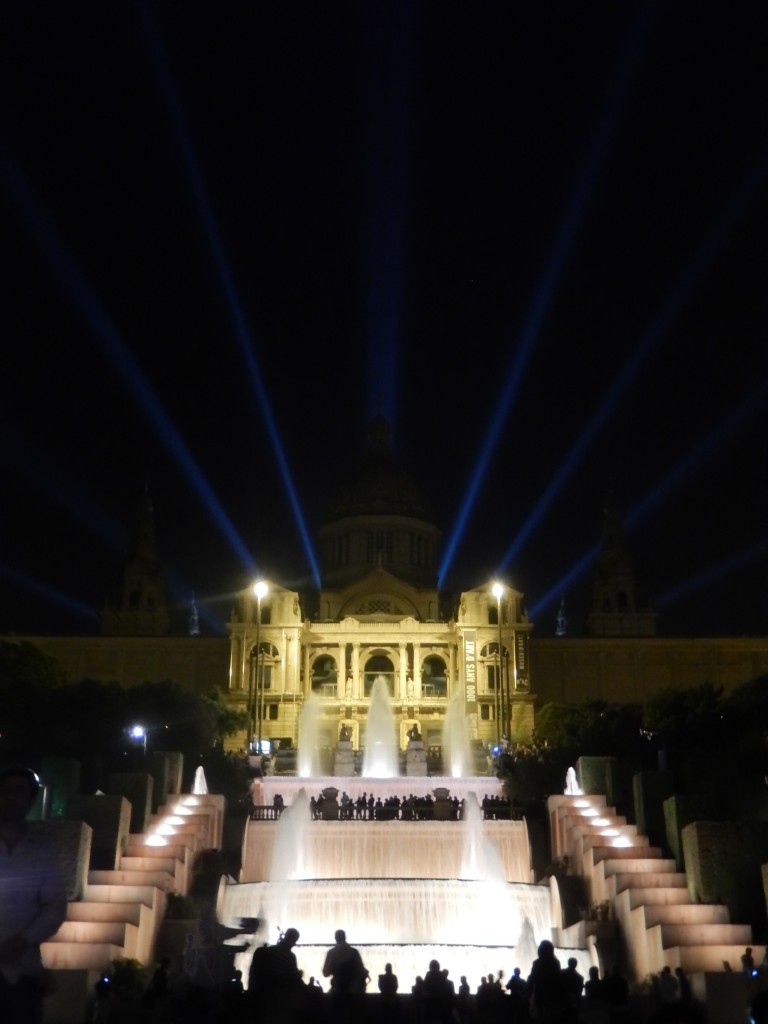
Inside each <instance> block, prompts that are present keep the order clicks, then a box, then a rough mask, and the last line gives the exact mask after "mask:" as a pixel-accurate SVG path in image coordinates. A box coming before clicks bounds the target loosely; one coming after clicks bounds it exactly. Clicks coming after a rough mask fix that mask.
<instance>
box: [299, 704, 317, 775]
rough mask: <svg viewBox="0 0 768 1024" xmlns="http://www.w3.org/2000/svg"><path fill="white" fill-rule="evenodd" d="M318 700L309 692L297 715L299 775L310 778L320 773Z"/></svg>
mask: <svg viewBox="0 0 768 1024" xmlns="http://www.w3.org/2000/svg"><path fill="white" fill-rule="evenodd" d="M320 718H321V707H320V700H319V698H318V697H316V696H315V694H314V693H313V694H311V695H310V697H309V698H308V699H307V701H306V702H305V704H304V707H303V708H302V711H301V716H300V717H299V764H298V770H299V777H300V778H302V779H311V778H313V777H316V776H318V775H319V774H320Z"/></svg>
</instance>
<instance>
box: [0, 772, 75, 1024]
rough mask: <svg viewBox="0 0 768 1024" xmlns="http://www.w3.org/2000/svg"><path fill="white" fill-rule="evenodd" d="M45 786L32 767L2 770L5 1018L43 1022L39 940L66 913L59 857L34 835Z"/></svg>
mask: <svg viewBox="0 0 768 1024" xmlns="http://www.w3.org/2000/svg"><path fill="white" fill-rule="evenodd" d="M39 789H40V780H39V779H38V777H37V775H36V774H35V773H34V772H33V771H32V770H31V769H30V768H21V767H15V768H5V769H4V770H3V771H2V772H0V1021H2V1022H3V1024H39V1022H40V1021H41V1020H42V1014H43V992H42V975H43V968H42V963H41V960H40V943H41V942H44V941H45V940H46V939H48V938H50V937H51V936H52V935H54V934H55V933H56V932H57V931H58V930H59V926H60V925H61V923H62V922H63V921H64V918H65V917H66V914H67V897H66V889H65V884H64V878H63V875H62V872H61V869H60V867H59V862H58V856H57V853H56V850H55V848H54V847H53V845H52V844H51V843H49V842H48V841H47V840H45V839H43V838H42V837H39V836H35V835H30V832H29V829H28V827H27V815H28V814H29V812H30V811H31V810H32V806H33V804H34V802H35V798H36V797H37V794H38V790H39Z"/></svg>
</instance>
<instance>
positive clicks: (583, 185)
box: [438, 15, 645, 586]
mask: <svg viewBox="0 0 768 1024" xmlns="http://www.w3.org/2000/svg"><path fill="white" fill-rule="evenodd" d="M642 16H643V17H644V15H642ZM639 20H640V16H639V17H638V19H636V22H633V24H632V31H630V32H629V33H628V34H627V36H626V38H625V41H624V45H623V47H622V50H621V59H620V60H619V62H618V70H617V74H616V81H615V82H614V83H613V85H612V86H611V88H610V89H609V92H608V95H609V101H608V105H607V108H606V111H605V114H604V115H603V118H602V120H601V122H600V127H599V129H598V131H597V133H596V135H595V137H594V139H593V141H592V145H591V146H590V148H589V151H588V153H587V158H586V160H585V163H584V165H583V167H582V170H581V174H580V175H579V178H578V181H577V183H576V187H575V189H574V191H573V193H572V195H571V199H570V202H569V204H568V207H567V210H566V215H565V218H564V220H563V223H562V226H561V228H560V231H559V232H558V234H557V236H556V239H555V243H554V246H553V248H552V251H551V253H550V257H549V261H548V263H547V269H546V272H545V273H544V276H543V278H542V279H541V281H540V283H539V286H538V288H537V289H536V292H535V294H534V297H533V301H532V303H531V306H530V308H529V311H528V317H527V319H526V322H525V326H524V327H523V330H522V332H521V334H520V338H519V341H518V345H517V348H516V350H515V352H514V354H513V356H512V359H511V361H510V364H509V367H508V369H507V373H506V374H505V377H504V380H505V381H506V383H505V385H504V389H503V391H502V393H501V395H500V397H499V400H498V401H497V403H496V406H495V408H494V411H493V414H492V418H491V422H490V425H489V427H488V431H487V433H486V436H485V440H484V442H483V445H482V448H481V449H480V453H479V455H478V457H477V458H476V460H475V463H474V471H473V473H472V476H471V477H470V481H469V485H468V487H467V491H466V494H465V497H464V501H463V502H462V504H461V507H460V508H459V514H458V516H457V518H456V521H455V522H454V524H453V526H452V528H451V532H450V534H449V537H448V541H447V543H446V545H445V550H444V554H443V557H442V560H441V563H440V567H439V569H438V586H442V585H443V583H444V581H445V577H446V576H447V574H448V571H449V569H450V566H451V564H452V563H453V559H454V557H455V555H456V549H457V548H458V546H459V543H460V541H461V539H462V537H463V535H464V531H465V529H466V526H467V522H468V520H469V517H470V515H471V513H472V511H473V509H474V507H475V503H476V501H477V496H478V493H479V491H480V488H481V486H482V484H483V482H484V480H485V477H486V474H487V472H488V466H489V464H490V461H491V457H492V455H493V453H494V450H495V448H496V445H497V443H498V440H499V435H500V434H501V430H502V427H503V426H504V422H505V420H506V419H507V416H508V415H509V411H510V408H511V406H512V402H513V399H514V398H515V395H516V393H517V390H518V388H519V387H520V384H521V381H522V379H523V375H524V372H525V369H526V366H527V364H528V361H529V359H530V356H531V352H532V351H533V348H534V344H535V342H536V340H537V339H538V337H539V334H540V332H541V328H542V324H543V322H544V317H545V316H546V314H547V312H548V311H549V308H550V305H551V302H552V297H553V295H554V293H555V290H556V288H557V286H558V284H559V282H560V277H561V275H562V273H563V269H564V267H565V264H566V261H567V259H568V256H569V255H570V252H571V249H572V247H573V244H574V240H575V238H576V236H577V234H578V232H579V229H580V228H581V225H582V223H583V221H584V215H585V213H586V211H587V207H588V205H589V202H590V200H591V198H592V195H593V193H594V190H595V185H596V183H597V180H598V176H599V170H600V168H601V166H602V164H603V161H604V158H605V153H606V150H607V148H608V146H609V144H610V142H611V141H612V138H613V134H614V126H615V123H616V120H617V118H618V115H619V112H620V110H621V107H622V104H623V102H624V97H625V95H626V93H627V90H628V88H629V84H630V82H631V80H632V78H633V76H634V73H635V70H636V68H637V65H638V63H639V55H640V53H641V51H642V46H641V41H642V39H643V37H644V34H645V32H644V29H645V26H643V31H639V27H640V26H639V25H638V23H637V22H639ZM507 564H508V562H505V563H504V566H506V565H507ZM500 571H501V567H500Z"/></svg>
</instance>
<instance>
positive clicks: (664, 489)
mask: <svg viewBox="0 0 768 1024" xmlns="http://www.w3.org/2000/svg"><path fill="white" fill-rule="evenodd" d="M767 396H768V378H766V379H765V380H764V381H763V382H762V384H761V385H760V387H759V388H757V390H756V391H755V392H754V393H753V394H752V396H751V397H750V398H749V399H748V400H747V401H746V402H741V403H740V404H739V405H738V406H737V407H736V408H735V409H734V410H733V411H732V412H731V413H729V414H728V415H727V416H725V417H723V419H721V420H720V422H719V423H718V424H717V425H716V426H715V427H713V429H712V430H711V431H710V432H709V433H708V434H707V436H706V437H705V438H704V439H703V440H702V441H701V442H700V443H699V444H698V445H696V447H695V448H694V449H692V450H691V451H690V452H689V453H688V454H687V455H686V456H685V458H683V459H681V461H680V462H678V463H677V465H676V466H675V467H674V469H672V470H671V471H670V472H669V473H667V475H666V476H665V477H664V479H663V480H662V481H661V482H660V483H659V484H657V486H656V487H654V489H653V490H652V491H651V492H650V493H649V494H648V495H647V496H646V497H645V498H643V499H642V500H641V501H640V502H638V503H637V505H635V507H634V508H633V509H632V511H631V512H629V513H628V515H627V517H626V520H625V524H626V528H627V532H632V531H633V530H635V529H636V528H637V527H638V525H639V524H640V523H641V522H642V521H643V520H644V519H645V518H646V517H647V516H648V515H649V513H650V512H651V510H652V509H654V508H656V506H658V505H659V504H660V503H661V502H662V500H664V499H665V498H667V497H668V496H669V495H670V494H671V493H672V492H673V491H674V490H675V489H676V488H678V487H679V486H680V484H681V483H682V482H683V481H684V480H685V479H686V478H687V477H689V476H690V475H691V474H692V473H693V472H695V470H697V469H699V468H700V467H701V465H702V464H703V463H704V460H705V457H706V456H708V455H710V454H711V453H712V451H713V450H714V449H715V448H717V447H721V446H722V445H723V444H724V443H725V442H726V440H727V439H728V437H729V436H730V435H731V434H734V433H736V432H737V431H738V430H739V429H741V427H743V426H744V425H745V424H746V423H747V422H748V421H749V419H750V418H751V417H752V416H753V415H754V414H756V413H763V412H764V411H765V402H766V397H767ZM599 553H600V544H596V545H595V546H594V547H593V548H590V550H589V551H588V552H587V553H586V554H585V555H582V557H581V558H580V559H578V561H577V562H576V563H575V564H574V565H573V566H572V567H571V568H570V569H569V570H568V571H567V572H566V573H565V574H564V575H563V576H561V577H560V579H559V580H558V581H557V583H555V584H553V586H551V587H550V589H549V590H548V591H547V592H546V593H545V594H544V596H543V597H541V598H540V599H539V600H538V601H537V602H536V604H535V606H534V607H533V608H532V609H531V618H532V619H535V617H536V616H537V615H540V614H541V613H542V612H543V611H544V610H545V609H546V608H548V607H549V606H550V605H552V604H554V602H555V601H556V600H557V599H558V598H559V597H560V595H561V594H562V593H563V591H564V590H566V589H567V588H568V586H569V585H570V584H571V583H574V582H575V581H576V580H577V579H579V578H580V577H581V576H582V575H583V574H584V573H585V572H586V571H587V569H589V567H590V565H591V564H592V563H593V562H594V560H595V559H596V558H597V556H598V554H599Z"/></svg>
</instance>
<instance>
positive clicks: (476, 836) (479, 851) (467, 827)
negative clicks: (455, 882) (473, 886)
mask: <svg viewBox="0 0 768 1024" xmlns="http://www.w3.org/2000/svg"><path fill="white" fill-rule="evenodd" d="M463 806H464V811H463V817H462V831H463V836H462V839H463V846H462V857H461V871H460V873H459V878H462V879H469V880H473V881H478V882H506V872H505V870H504V864H503V862H502V859H501V855H500V853H499V851H498V849H497V847H496V844H495V843H494V842H493V840H492V839H490V838H487V837H486V836H485V834H484V828H483V822H484V820H485V817H484V815H483V810H482V808H481V806H480V804H479V803H478V800H477V797H476V796H475V794H474V793H468V794H467V796H466V798H465V800H464V805H463Z"/></svg>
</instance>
